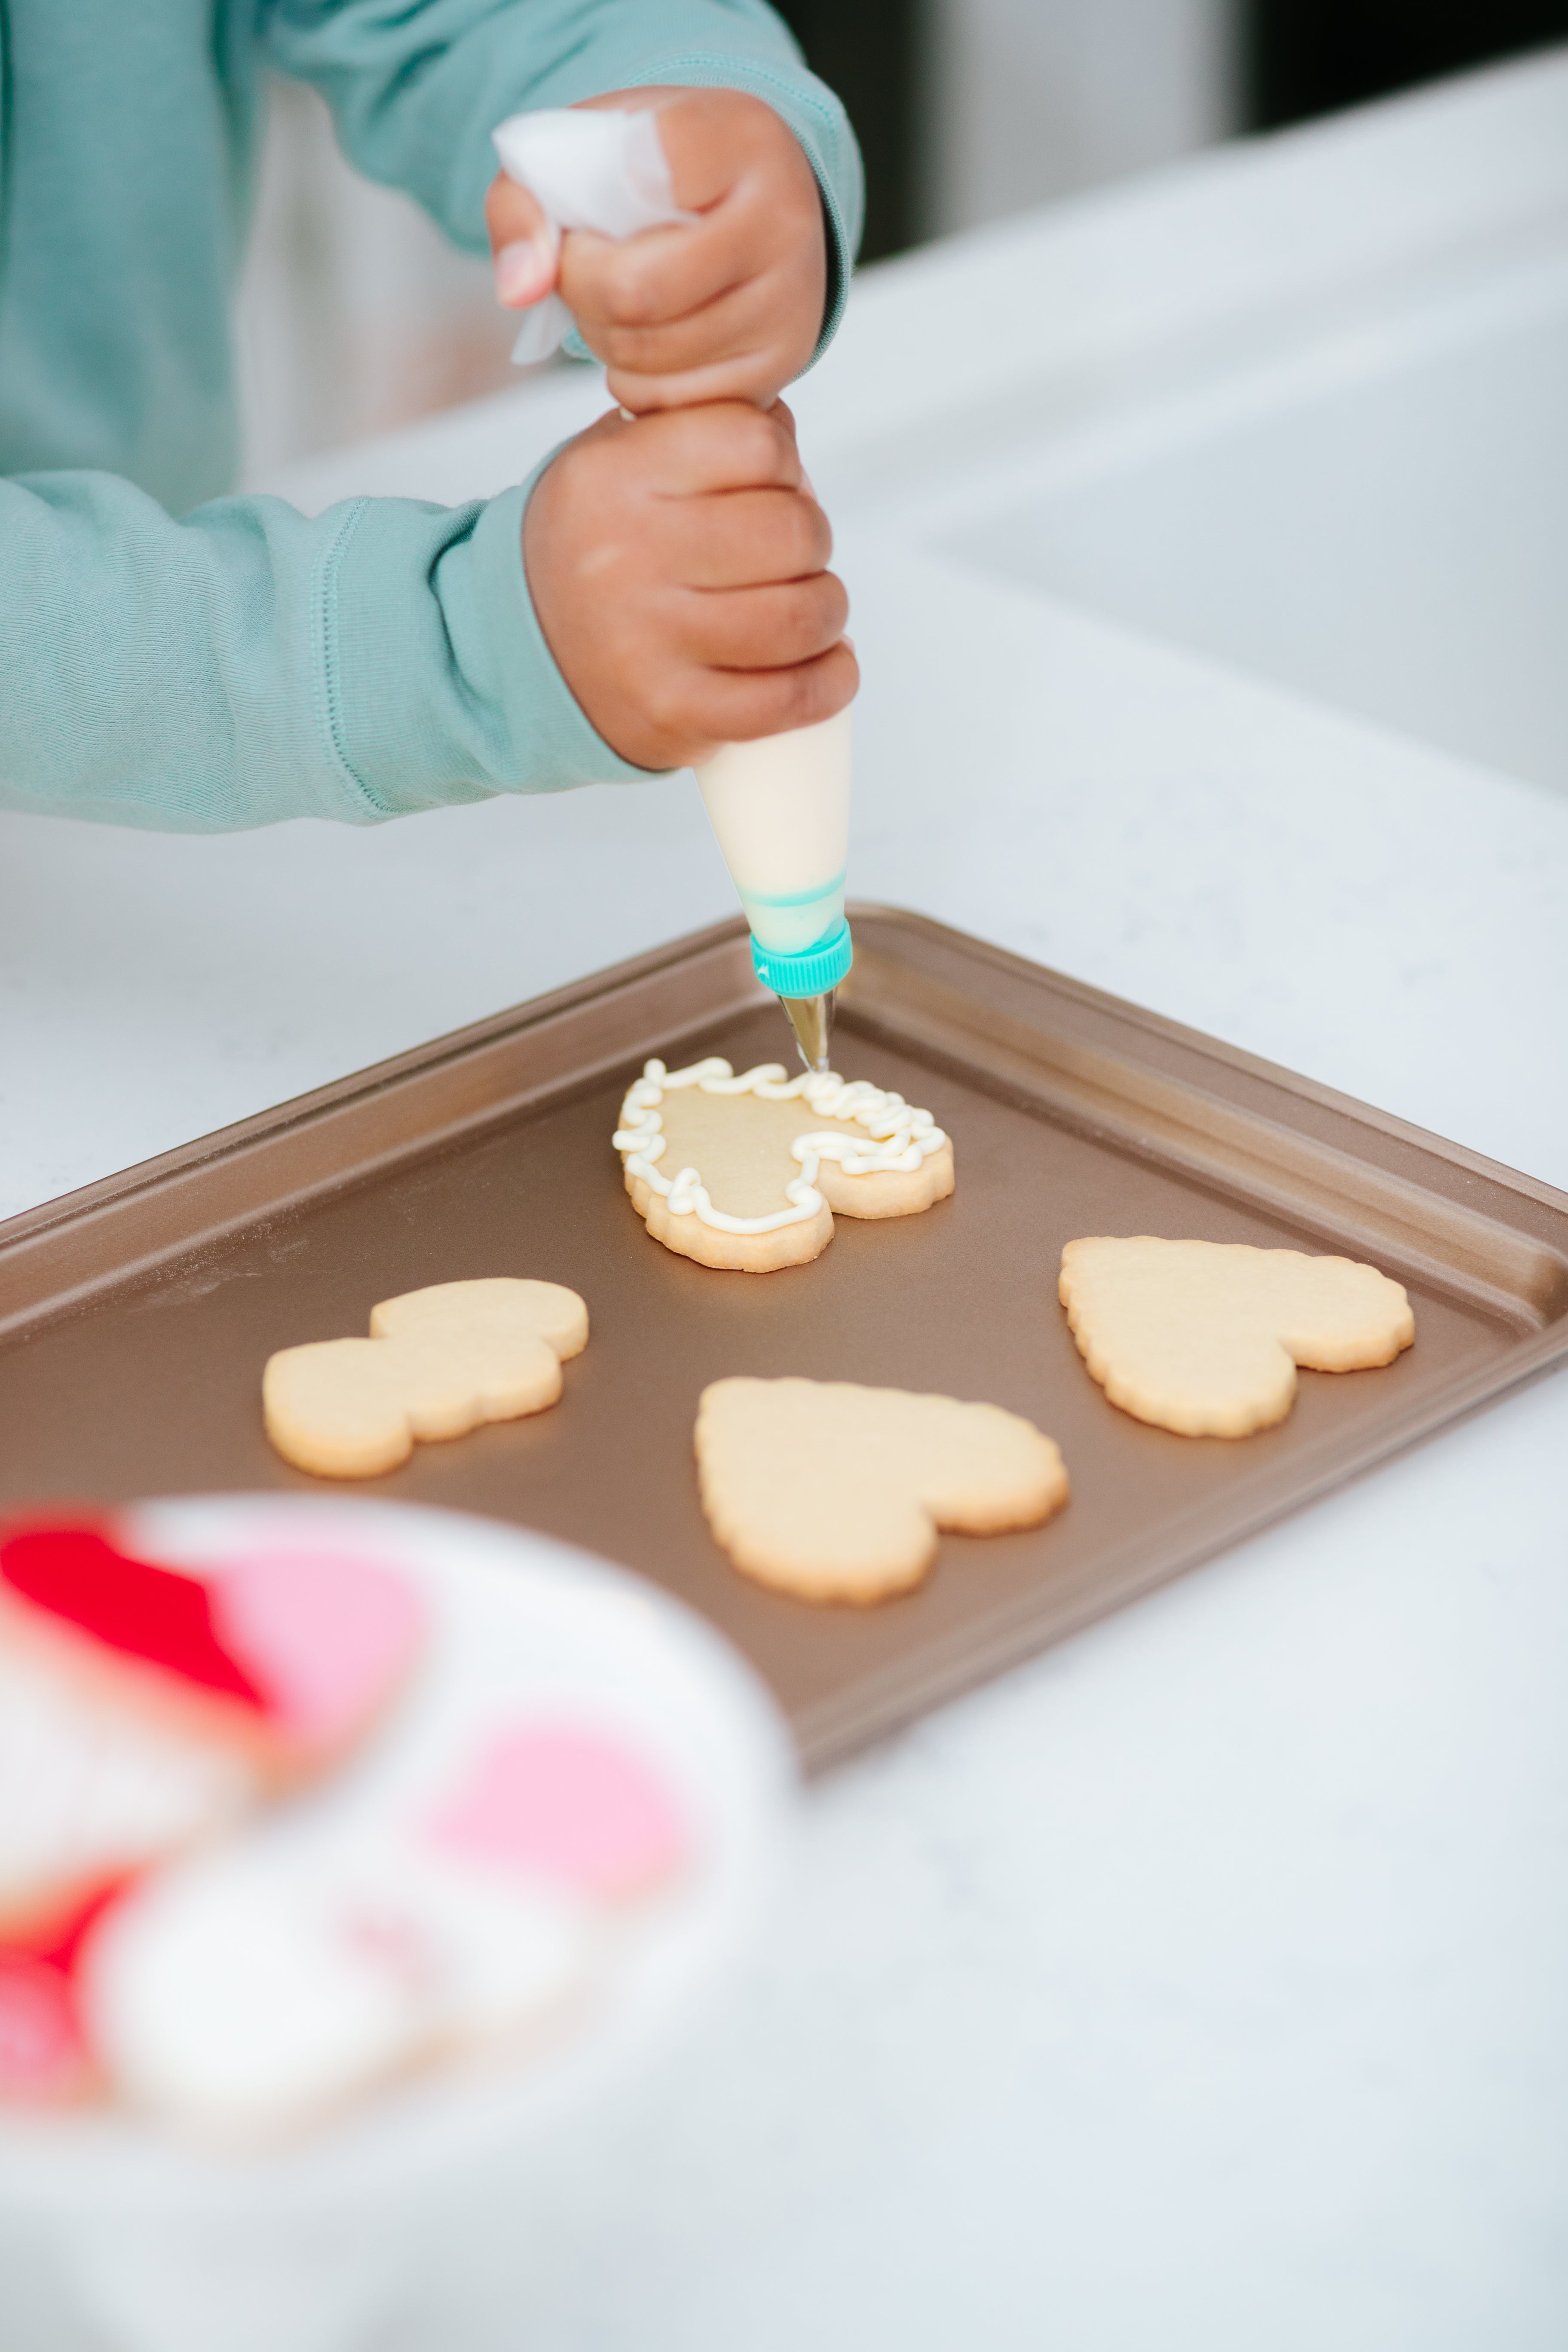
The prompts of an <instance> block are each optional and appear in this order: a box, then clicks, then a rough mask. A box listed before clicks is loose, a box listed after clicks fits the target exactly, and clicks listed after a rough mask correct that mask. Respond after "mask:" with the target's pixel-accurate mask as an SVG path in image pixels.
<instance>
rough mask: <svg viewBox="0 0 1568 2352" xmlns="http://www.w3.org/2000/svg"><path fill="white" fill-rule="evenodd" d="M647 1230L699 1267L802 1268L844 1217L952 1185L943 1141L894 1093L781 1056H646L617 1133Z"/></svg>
mask: <svg viewBox="0 0 1568 2352" xmlns="http://www.w3.org/2000/svg"><path fill="white" fill-rule="evenodd" d="M615 1146H616V1150H617V1151H618V1152H619V1153H620V1154H621V1158H622V1161H623V1164H624V1167H625V1171H626V1190H627V1192H629V1193H630V1194H631V1196H632V1202H633V1205H634V1207H635V1208H636V1209H637V1214H638V1215H639V1216H640V1217H642V1218H643V1219H645V1221H646V1222H647V1229H648V1231H649V1233H650V1234H652V1235H653V1237H654V1239H655V1240H656V1241H660V1242H662V1243H663V1244H664V1245H665V1247H666V1248H667V1249H670V1250H675V1251H677V1252H678V1253H679V1255H681V1256H683V1257H691V1258H696V1259H697V1260H698V1262H699V1263H700V1265H712V1266H727V1267H731V1268H734V1269H737V1270H740V1271H742V1272H745V1273H749V1274H768V1273H771V1272H773V1270H774V1269H775V1268H777V1267H779V1266H784V1265H804V1264H805V1262H806V1260H807V1259H808V1258H814V1257H816V1256H818V1255H820V1253H821V1252H822V1251H823V1250H825V1249H826V1246H827V1244H828V1243H829V1241H831V1239H832V1238H833V1213H834V1211H835V1210H837V1211H839V1212H841V1213H842V1214H844V1215H845V1216H849V1217H910V1216H914V1215H916V1214H917V1213H919V1212H920V1211H921V1210H922V1209H929V1208H930V1207H931V1203H932V1202H935V1201H941V1200H945V1199H946V1197H947V1195H948V1193H950V1192H952V1182H953V1177H952V1144H951V1143H950V1142H949V1141H948V1139H947V1137H946V1136H945V1135H944V1134H943V1133H942V1129H940V1128H939V1127H938V1126H937V1125H936V1124H935V1123H934V1121H933V1120H932V1118H931V1113H930V1112H929V1111H925V1110H917V1109H915V1108H913V1107H912V1106H911V1105H910V1104H909V1103H906V1102H905V1100H904V1098H903V1097H902V1096H901V1095H897V1094H889V1093H884V1092H883V1090H882V1089H881V1088H880V1087H873V1086H868V1085H866V1084H865V1083H864V1082H863V1081H857V1082H856V1083H854V1084H853V1085H850V1084H847V1083H846V1081H845V1080H844V1079H843V1078H840V1077H836V1076H834V1075H833V1074H832V1073H831V1072H830V1071H829V1072H816V1073H812V1074H809V1075H807V1074H805V1073H803V1074H802V1075H801V1076H798V1077H795V1078H791V1077H787V1076H785V1073H784V1066H783V1064H782V1063H780V1062H764V1063H763V1064H762V1065H761V1066H759V1067H758V1068H756V1069H754V1070H747V1071H745V1072H744V1073H743V1074H742V1076H739V1077H737V1076H735V1074H734V1072H733V1071H732V1070H731V1067H730V1065H729V1063H728V1062H725V1061H721V1060H719V1059H718V1058H717V1057H715V1058H713V1059H711V1060H710V1061H706V1062H695V1063H693V1064H692V1066H691V1067H690V1068H689V1069H686V1070H667V1069H666V1068H665V1066H664V1064H663V1063H662V1062H658V1061H654V1062H649V1063H647V1065H646V1066H645V1067H644V1070H643V1074H642V1076H641V1077H640V1078H639V1079H638V1080H637V1084H636V1085H635V1086H634V1087H631V1088H630V1090H629V1091H628V1093H627V1095H626V1100H625V1102H624V1103H623V1104H622V1106H621V1119H620V1126H619V1128H618V1129H617V1130H616V1137H615Z"/></svg>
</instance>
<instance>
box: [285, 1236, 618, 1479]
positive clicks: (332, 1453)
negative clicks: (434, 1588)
mask: <svg viewBox="0 0 1568 2352" xmlns="http://www.w3.org/2000/svg"><path fill="white" fill-rule="evenodd" d="M370 1328H371V1334H372V1336H371V1337H370V1338H369V1339H316V1340H311V1341H308V1342H307V1343H306V1344H304V1345H303V1346H301V1347H298V1348H283V1349H279V1352H278V1353H277V1355H275V1356H272V1357H270V1358H269V1359H268V1364H267V1369H266V1370H265V1372H264V1373H263V1375H262V1381H261V1403H262V1412H263V1415H264V1417H265V1420H266V1424H267V1434H268V1437H269V1438H270V1439H271V1440H272V1443H273V1444H274V1445H275V1446H276V1447H277V1448H278V1451H279V1454H282V1456H283V1458H284V1460H285V1461H286V1462H292V1463H293V1464H294V1465H295V1467H296V1468H297V1469H300V1470H310V1471H313V1472H314V1473H315V1475H317V1476H318V1477H322V1478H374V1477H375V1476H377V1475H378V1474H379V1473H380V1472H382V1471H384V1470H395V1469H396V1467H397V1465H398V1464H399V1463H400V1462H406V1461H407V1459H408V1456H409V1455H410V1454H411V1453H412V1452H413V1451H414V1443H415V1440H416V1438H441V1437H461V1436H464V1435H465V1434H466V1433H468V1431H469V1430H470V1429H477V1428H478V1427H479V1424H480V1423H482V1422H487V1421H513V1420H516V1419H518V1418H519V1417H520V1416H521V1415H522V1414H524V1413H530V1412H543V1411H544V1409H545V1407H546V1406H547V1405H552V1404H553V1403H554V1402H555V1400H556V1399H557V1397H558V1396H559V1395H560V1394H561V1366H562V1363H563V1360H565V1359H566V1358H568V1357H571V1356H575V1355H577V1354H579V1353H580V1352H581V1351H582V1349H584V1347H586V1345H587V1343H588V1310H587V1308H586V1307H584V1304H583V1301H582V1300H581V1298H579V1297H578V1296H577V1293H576V1292H575V1291H574V1290H566V1289H563V1287H562V1286H561V1284H560V1283H557V1282H523V1281H518V1280H515V1279H513V1278H512V1277H510V1276H505V1275H498V1276H491V1277H489V1279H486V1280H481V1281H477V1282H439V1283H436V1284H434V1285H433V1286H431V1287H430V1288H429V1289H427V1290H410V1291H406V1292H405V1294H404V1295H403V1297H400V1298H384V1299H383V1300H382V1302H381V1304H380V1306H379V1307H373V1308H372V1310H371V1318H370Z"/></svg>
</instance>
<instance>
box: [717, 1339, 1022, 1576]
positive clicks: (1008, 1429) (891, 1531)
mask: <svg viewBox="0 0 1568 2352" xmlns="http://www.w3.org/2000/svg"><path fill="white" fill-rule="evenodd" d="M697 1468H698V1477H699V1481H700V1488H701V1495H702V1507H703V1510H704V1511H705V1512H706V1513H707V1516H708V1523H709V1525H710V1527H711V1528H712V1530H713V1533H714V1536H715V1538H717V1540H718V1542H719V1543H720V1544H721V1546H722V1547H723V1549H724V1550H725V1551H727V1552H728V1553H729V1555H730V1557H731V1559H732V1560H733V1561H734V1563H735V1566H736V1567H737V1568H738V1569H740V1570H742V1573H743V1574H744V1575H747V1576H751V1577H754V1578H755V1579H756V1580H757V1581H758V1582H759V1583H760V1584H768V1585H772V1586H773V1587H774V1588H775V1589H776V1590H778V1591H782V1592H789V1593H793V1594H794V1595H795V1597H796V1598H797V1599H798V1600H802V1601H855V1602H860V1603H866V1602H869V1601H885V1600H887V1599H888V1598H889V1595H891V1594H893V1593H896V1592H907V1591H910V1589H911V1588H912V1587H913V1586H915V1585H917V1584H919V1583H921V1581H922V1580H924V1578H925V1577H926V1575H927V1574H928V1573H929V1571H930V1569H931V1563H932V1561H933V1560H934V1559H935V1558H936V1552H937V1534H938V1530H939V1529H940V1528H950V1529H952V1530H953V1531H954V1532H955V1533H961V1534H964V1535H1000V1534H1002V1533H1003V1532H1005V1530H1006V1529H1008V1528H1034V1527H1038V1526H1039V1525H1040V1524H1041V1522H1042V1521H1043V1520H1045V1519H1047V1518H1049V1517H1050V1516H1051V1514H1052V1512H1053V1511H1057V1510H1059V1509H1060V1507H1061V1506H1062V1505H1063V1504H1064V1503H1065V1502H1066V1501H1067V1498H1068V1475H1067V1471H1066V1469H1065V1468H1064V1466H1063V1464H1062V1457H1061V1455H1060V1454H1059V1453H1058V1450H1057V1448H1056V1446H1055V1445H1054V1444H1052V1442H1051V1440H1050V1439H1049V1438H1048V1437H1043V1436H1042V1435H1041V1434H1040V1432H1039V1431H1038V1430H1037V1429H1036V1428H1035V1426H1034V1425H1033V1423H1030V1422H1027V1421H1025V1420H1023V1419H1021V1418H1020V1416H1019V1415H1018V1414H1017V1413H1013V1412H1004V1411H1003V1410H1002V1408H1001V1406H1000V1405H994V1404H961V1403H959V1402H957V1400H956V1399H954V1398H952V1397H943V1396H914V1395H911V1394H910V1393H909V1392H908V1391H906V1390H903V1389H868V1388H859V1387H858V1386H856V1385H855V1384H854V1383H852V1382H850V1381H805V1380H782V1381H760V1380H743V1379H742V1380H724V1381H714V1382H713V1383H712V1385H711V1386H710V1387H709V1388H706V1389H704V1391H703V1392H702V1397H701V1402H700V1406H699V1409H698V1415H697Z"/></svg>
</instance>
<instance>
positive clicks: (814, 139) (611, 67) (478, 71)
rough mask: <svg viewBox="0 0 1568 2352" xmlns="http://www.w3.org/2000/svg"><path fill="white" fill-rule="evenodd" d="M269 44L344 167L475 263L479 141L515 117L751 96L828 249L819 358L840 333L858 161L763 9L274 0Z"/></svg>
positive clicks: (817, 87) (721, 0) (487, 170)
mask: <svg viewBox="0 0 1568 2352" xmlns="http://www.w3.org/2000/svg"><path fill="white" fill-rule="evenodd" d="M844 5H849V0H844ZM264 37H265V39H266V43H267V47H268V53H269V55H270V57H271V58H272V61H273V63H274V64H275V65H276V66H277V68H279V71H280V72H282V73H285V74H288V75H290V76H292V77H293V78H294V79H298V80H300V81H309V82H313V83H314V85H315V86H316V88H317V89H319V90H320V91H321V94H322V96H323V97H324V98H325V99H326V100H327V101H328V103H329V105H330V106H331V110H332V115H333V119H334V121H335V122H336V124H337V131H338V138H339V140H340V142H342V147H343V150H344V152H345V153H346V154H347V155H348V156H349V158H350V160H351V162H353V163H356V164H357V165H358V166H359V168H360V170H361V171H362V172H363V173H365V174H366V176H367V178H370V179H373V180H382V181H385V182H386V183H387V184H389V185H391V186H394V187H398V188H402V189H403V190H405V193H406V194H409V195H411V196H414V197H416V199H417V200H418V202H419V203H420V204H421V205H424V207H425V209H426V212H427V213H428V214H429V215H430V216H431V218H432V219H433V220H435V221H437V222H438V223H439V224H440V226H442V227H443V228H444V229H445V230H446V232H447V236H450V237H451V238H452V239H453V241H454V242H455V243H456V244H458V245H459V246H462V247H466V248H467V249H468V251H469V252H472V253H483V252H485V251H486V250H487V249H488V247H487V242H486V237H485V224H484V198H485V190H486V189H487V188H488V187H489V184H490V181H491V180H492V179H493V178H494V176H495V172H496V158H495V151H494V149H493V148H492V147H491V145H490V142H489V133H490V131H492V130H493V129H494V127H495V125H496V124H497V123H498V122H502V121H505V120H506V117H507V116H508V115H509V114H516V113H519V112H521V110H523V109H524V108H525V107H540V106H571V105H573V104H574V102H575V101H576V100H578V99H581V98H592V97H594V96H595V95H596V94H597V93H599V92H600V91H603V90H607V89H639V88H643V87H646V86H647V85H648V84H649V83H654V82H672V83H679V84H681V85H683V86H685V87H688V88H696V89H710V88H717V89H743V90H749V91H750V92H751V93H752V96H753V97H756V98H761V99H763V100H765V101H766V103H767V104H768V105H770V106H771V107H772V108H773V110H774V111H775V112H776V113H777V114H779V115H780V116H782V118H783V119H784V121H785V122H787V123H788V124H789V126H790V128H791V130H792V131H794V132H795V136H796V138H797V139H798V140H799V141H800V142H801V145H802V146H803V147H804V149H805V152H806V155H807V157H808V159H809V161H810V163H811V166H812V169H813V171H814V172H815V173H816V179H817V184H818V186H819V187H820V189H821V191H822V201H823V209H824V212H825V213H826V218H827V224H828V228H829V232H830V242H831V247H832V270H831V276H830V293H829V300H828V306H827V314H826V318H825V320H824V323H823V334H822V341H821V342H819V344H818V346H817V348H818V351H819V352H820V351H821V350H822V348H823V347H824V346H825V345H826V342H827V341H828V339H829V338H830V336H831V335H832V333H833V331H834V330H835V328H836V327H837V323H838V320H839V317H840V316H841V314H842V311H843V308H844V302H845V299H846V297H847V293H848V288H849V272H850V268H851V266H852V265H853V262H854V258H855V252H856V248H857V247H858V243H859V238H860V229H861V224H862V218H863V215H864V209H865V194H864V187H863V184H862V180H861V173H860V156H859V151H858V148H857V146H856V144H855V138H854V134H853V132H852V131H851V130H850V128H849V122H848V118H847V116H846V114H845V111H844V109H843V107H842V106H841V105H840V103H839V101H838V100H837V98H835V97H834V95H833V93H832V91H831V90H830V89H828V88H827V87H826V84H825V83H823V82H820V81H818V80H817V79H816V76H815V75H813V74H810V73H808V72H807V71H806V69H805V66H804V65H803V64H802V62H801V58H800V52H799V50H798V49H797V48H796V47H795V42H794V40H793V39H792V38H791V36H790V34H789V33H788V31H787V30H786V29H785V27H784V24H783V23H782V22H781V20H780V19H779V17H777V16H775V15H774V14H773V10H772V9H771V8H770V7H768V6H767V5H765V0H415V5H409V0H271V5H268V7H267V8H266V11H265V16H264Z"/></svg>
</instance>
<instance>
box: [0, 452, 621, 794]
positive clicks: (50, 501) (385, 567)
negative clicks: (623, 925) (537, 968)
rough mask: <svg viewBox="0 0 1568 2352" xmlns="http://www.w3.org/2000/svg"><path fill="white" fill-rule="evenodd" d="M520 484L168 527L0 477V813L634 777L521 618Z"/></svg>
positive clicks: (510, 789)
mask: <svg viewBox="0 0 1568 2352" xmlns="http://www.w3.org/2000/svg"><path fill="white" fill-rule="evenodd" d="M529 488H531V482H525V483H523V484H521V486H520V487H519V488H516V489H512V490H508V491H506V492H504V493H503V494H502V496H501V497H500V498H498V499H490V500H489V501H488V502H483V503H479V502H476V503H475V504H472V505H469V506H464V507H434V506H426V505H423V504H421V503H420V502H418V501H416V500H415V499H353V500H350V501H349V502H347V503H346V504H344V505H342V506H339V507H332V508H330V509H328V511H327V512H326V513H325V514H323V515H321V516H319V517H318V518H316V519H315V520H307V519H306V517H304V516H303V515H301V514H299V513H297V512H296V511H295V509H293V508H292V507H290V506H288V505H287V504H285V502H284V501H283V500H282V499H268V498H236V499H213V500H212V501H210V502H209V503H208V504H207V505H205V506H201V507H197V508H195V509H194V510H193V511H192V512H191V513H190V514H188V515H186V516H185V517H184V520H178V521H176V520H174V519H173V518H171V517H170V516H169V515H168V514H166V513H165V512H164V510H163V508H162V507H161V506H159V505H158V503H157V501H156V500H155V499H151V498H149V497H148V496H147V495H146V494H145V492H143V491H142V490H138V489H136V488H133V487H132V484H130V483H129V482H125V481H121V480H120V479H119V478H117V477H115V476H113V475H110V474H89V473H62V474H33V475H17V476H15V477H13V478H10V479H9V480H5V481H0V547H3V548H4V549H5V564H4V567H3V569H0V632H3V634H4V637H5V647H6V657H5V661H4V662H3V663H0V805H4V806H6V807H10V808H15V809H31V810H35V811H37V812H39V813H41V814H52V815H57V816H75V817H87V818H92V819H96V820H98V821H99V822H100V823H108V824H125V825H140V826H143V827H146V828H148V829H150V830H153V831H158V832H176V833H226V832H234V831H238V830H241V829H243V828H245V827H247V826H251V825H258V824H276V823H278V822H279V821H280V820H281V819H283V818H286V817H297V816H313V817H330V818H335V819H337V820H339V821H340V822H344V823H347V824H374V822H376V821H377V820H378V819H380V818H383V817H388V816H399V815H402V814H405V813H409V812H412V811H414V810H416V809H429V808H443V807H447V806H450V805H451V804H452V803H456V802H459V801H472V800H482V799H486V798H488V797H489V796H490V795H491V794H493V793H520V792H558V791H563V790H565V789H568V788H569V787H571V786H573V785H576V784H585V783H615V782H631V781H641V780H642V779H643V778H644V776H645V773H646V772H645V771H644V770H642V769H640V768H634V767H631V766H628V764H627V763H626V761H624V760H622V759H619V758H618V757H617V756H616V753H615V752H614V751H611V750H610V748H609V746H608V745H607V744H606V743H605V742H604V741H603V740H602V739H601V738H600V737H599V736H598V735H597V734H596V733H595V730H594V729H593V728H592V727H591V726H590V725H589V723H588V721H587V719H585V718H584V714H583V712H582V711H581V709H579V708H578V706H577V703H576V702H575V700H574V698H573V696H572V694H571V692H570V690H569V689H568V688H567V686H566V684H565V681H564V680H563V677H561V674H560V672H559V671H558V670H557V668H556V667H555V664H554V662H553V660H552V658H551V655H550V649H549V647H548V646H546V644H545V642H544V639H543V637H542V635H541V633H540V628H539V624H538V622H537V620H536V619H535V618H534V614H533V608H532V605H531V603H530V600H529V595H528V589H527V584H526V581H525V577H524V573H523V567H522V557H521V530H522V510H523V506H524V504H525V501H526V499H527V494H528V490H529Z"/></svg>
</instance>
